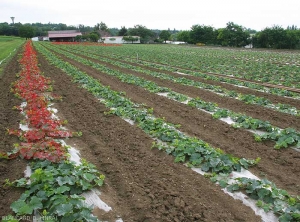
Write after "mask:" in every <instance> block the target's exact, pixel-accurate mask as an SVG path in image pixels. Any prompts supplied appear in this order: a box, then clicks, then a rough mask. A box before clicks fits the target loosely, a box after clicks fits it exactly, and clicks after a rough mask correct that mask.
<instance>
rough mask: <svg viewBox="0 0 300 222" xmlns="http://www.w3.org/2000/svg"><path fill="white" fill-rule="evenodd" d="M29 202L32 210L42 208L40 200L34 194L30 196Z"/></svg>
mask: <svg viewBox="0 0 300 222" xmlns="http://www.w3.org/2000/svg"><path fill="white" fill-rule="evenodd" d="M29 204H30V207H32V208H33V209H34V210H36V209H42V208H43V203H42V200H41V199H40V198H38V197H35V196H33V197H32V198H31V200H30V202H29Z"/></svg>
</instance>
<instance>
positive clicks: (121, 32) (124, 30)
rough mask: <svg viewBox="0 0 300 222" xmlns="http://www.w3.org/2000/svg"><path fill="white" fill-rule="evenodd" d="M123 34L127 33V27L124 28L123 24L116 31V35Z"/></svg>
mask: <svg viewBox="0 0 300 222" xmlns="http://www.w3.org/2000/svg"><path fill="white" fill-rule="evenodd" d="M125 35H127V28H125V26H121V29H120V31H119V32H118V36H125Z"/></svg>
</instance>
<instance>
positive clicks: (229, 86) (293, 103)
mask: <svg viewBox="0 0 300 222" xmlns="http://www.w3.org/2000/svg"><path fill="white" fill-rule="evenodd" d="M83 57H84V56H83ZM101 57H106V58H108V59H111V58H110V57H109V56H103V55H101ZM86 58H87V57H86ZM88 59H91V58H88ZM116 60H117V61H120V62H123V63H128V64H131V65H135V66H139V67H142V68H145V69H148V70H152V71H154V72H161V73H165V74H169V75H172V76H174V77H184V78H188V79H192V80H194V81H199V82H203V83H207V84H210V85H215V86H221V87H223V88H225V89H228V90H234V91H237V92H239V93H243V94H252V95H256V96H259V97H264V98H266V99H269V100H270V101H271V102H272V103H274V104H277V103H282V104H289V105H291V106H294V107H296V108H297V109H300V101H299V100H296V99H292V98H288V97H282V96H277V95H272V94H269V93H264V92H259V91H257V90H253V89H250V88H243V87H238V86H234V85H232V84H228V83H222V82H218V81H213V80H206V79H204V78H201V77H196V76H189V75H184V76H183V75H180V74H176V73H174V72H170V71H163V70H160V69H156V68H153V67H148V66H145V65H141V64H139V63H133V62H127V61H123V60H121V59H116ZM97 61H99V60H97ZM106 64H107V63H106ZM108 65H110V64H108ZM258 84H259V82H258Z"/></svg>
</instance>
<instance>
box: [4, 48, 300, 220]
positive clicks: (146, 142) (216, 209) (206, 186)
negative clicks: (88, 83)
mask: <svg viewBox="0 0 300 222" xmlns="http://www.w3.org/2000/svg"><path fill="white" fill-rule="evenodd" d="M42 47H44V46H42ZM45 47H46V48H47V49H48V50H50V51H51V52H52V53H54V54H55V55H56V56H57V57H58V58H60V59H61V60H63V61H64V62H68V63H69V64H71V65H73V66H75V67H77V68H78V70H80V71H83V72H85V73H86V74H87V75H88V76H90V77H92V78H94V79H95V80H97V81H99V82H100V83H101V84H103V85H104V86H110V89H112V90H114V91H122V92H125V93H126V95H125V97H126V98H129V99H130V100H131V101H132V102H134V103H138V104H145V107H146V108H148V109H151V108H153V115H154V116H155V117H160V118H164V120H165V121H166V122H167V123H172V124H180V125H181V126H180V128H179V130H180V131H181V132H183V133H185V134H186V135H189V136H191V137H196V138H199V139H202V140H204V141H205V142H207V143H208V144H210V145H211V146H212V147H215V148H220V149H221V150H223V151H224V152H225V153H228V154H231V155H233V156H234V157H237V158H246V159H256V158H258V157H259V158H261V160H260V162H259V163H258V164H257V165H256V166H252V167H250V168H249V170H250V171H251V172H252V173H254V174H255V175H256V176H258V177H259V178H261V179H264V178H266V179H268V180H270V181H272V182H274V183H275V184H276V186H277V187H278V188H281V189H285V190H287V192H288V193H290V194H292V195H299V193H300V171H299V169H300V163H299V158H300V153H299V152H298V151H296V150H294V149H292V148H291V147H288V148H283V149H280V150H276V149H274V142H272V141H266V142H256V141H255V140H254V137H253V134H252V133H250V132H249V131H246V130H245V129H234V128H233V127H231V126H230V125H228V124H226V123H224V122H222V121H220V120H217V119H213V118H212V116H211V114H208V113H206V112H203V111H201V110H198V109H196V108H194V107H191V106H188V105H186V104H182V103H178V102H176V101H174V100H170V99H167V98H165V97H162V96H159V95H157V94H155V93H152V92H149V91H147V90H145V89H144V88H142V87H140V86H137V85H135V84H134V83H132V84H128V83H125V82H122V81H120V79H118V78H117V77H115V76H111V75H108V74H107V73H105V72H104V71H99V70H97V69H95V68H93V67H91V66H90V65H85V64H83V63H81V62H79V61H76V60H75V59H71V58H69V57H68V56H67V51H65V52H66V53H65V54H64V53H60V52H59V51H57V52H56V50H55V48H56V47H59V48H61V49H62V50H66V49H65V48H63V47H64V46H63V47H60V45H58V46H55V47H54V46H53V48H52V45H50V44H47V45H45ZM71 47H72V46H71ZM86 47H87V46H86ZM89 47H91V46H89ZM96 47H97V46H96ZM120 47H122V46H120ZM37 48H38V47H37ZM39 51H40V50H39ZM73 54H74V55H76V56H78V57H79V58H81V59H82V60H83V59H89V60H91V61H92V62H95V63H99V64H102V65H105V66H107V68H108V69H113V70H118V71H120V72H122V73H124V74H126V75H129V74H132V75H134V76H137V77H141V78H144V79H147V80H149V81H152V82H154V83H156V84H157V85H159V86H161V87H167V88H169V89H171V90H173V91H175V92H178V93H182V94H184V95H186V96H189V97H192V98H196V97H198V96H199V97H200V98H201V99H203V100H205V101H209V102H214V103H217V104H218V105H219V107H222V108H227V109H230V110H232V111H234V112H241V113H245V114H247V115H249V116H252V117H254V118H257V119H260V120H264V121H269V122H270V123H271V124H273V125H274V126H277V127H280V128H287V127H292V128H294V129H295V130H296V131H299V130H300V121H299V116H294V115H291V114H287V113H282V112H278V111H276V110H272V109H269V108H266V107H262V106H259V105H251V104H245V103H243V102H242V101H239V100H236V99H233V98H228V97H221V96H219V95H217V94H215V93H212V92H210V91H208V90H205V89H199V88H196V87H192V86H184V85H181V84H179V83H175V82H172V81H168V80H161V79H159V78H156V77H152V76H149V75H147V74H145V73H143V72H138V71H134V70H132V69H130V68H122V67H118V66H117V65H116V64H112V63H109V62H107V61H101V57H99V56H98V57H99V59H95V58H89V57H87V56H85V55H80V52H79V51H78V53H73ZM108 55H109V54H108ZM108 58H109V56H108ZM115 60H116V61H122V60H120V59H115ZM38 62H39V68H40V70H41V71H42V72H43V73H44V75H45V76H46V77H49V78H50V79H51V80H52V81H53V83H52V87H53V92H54V93H55V94H57V95H60V96H62V101H61V102H57V103H55V105H54V106H55V108H57V109H58V113H57V115H58V116H59V118H60V119H66V120H68V124H67V127H68V129H69V130H71V131H80V132H82V136H81V137H76V138H70V139H67V140H66V141H67V143H68V145H72V146H73V147H75V148H76V149H78V150H79V151H80V153H81V157H82V158H85V159H87V160H88V161H89V162H91V163H93V164H94V165H96V167H97V169H98V171H100V173H102V174H104V175H105V177H106V178H105V180H104V185H103V186H101V187H100V188H99V189H100V191H101V193H102V195H101V199H103V200H104V201H105V202H106V203H107V204H108V205H109V206H111V207H112V211H109V212H104V211H102V210H99V209H97V210H94V212H93V213H94V215H96V216H97V217H98V218H99V219H100V220H108V221H115V220H116V218H119V217H121V218H122V219H123V221H260V220H261V219H260V217H259V216H257V215H255V214H254V212H253V211H252V210H251V209H250V208H249V207H247V206H245V205H243V204H241V201H239V200H234V199H233V198H232V197H230V196H229V195H227V194H225V193H224V192H223V191H222V190H221V188H220V186H218V185H216V184H215V183H213V182H211V181H210V179H209V178H205V177H203V176H201V175H199V174H197V173H196V172H194V171H192V170H191V169H190V168H188V167H186V166H185V165H183V164H182V163H175V162H174V157H173V156H172V155H168V154H167V153H165V152H163V151H160V150H158V149H154V148H152V149H151V147H152V143H153V141H154V140H153V139H152V138H151V137H150V136H149V135H147V134H146V133H145V132H143V130H142V129H140V128H139V127H138V126H137V125H131V124H129V123H128V122H126V121H124V120H123V119H121V118H120V117H118V116H116V115H113V114H109V113H108V112H109V111H110V110H109V108H107V107H105V105H104V104H102V103H101V102H100V101H99V100H98V99H97V98H96V97H95V96H94V95H92V94H91V93H90V92H88V91H87V90H86V89H83V88H81V84H79V83H74V82H73V79H72V77H70V76H69V75H67V74H66V72H64V71H62V70H61V69H59V68H56V67H55V66H54V64H51V63H50V61H48V60H46V58H45V56H44V55H43V54H42V53H41V51H40V52H39V53H38ZM122 62H124V63H127V64H130V65H135V66H136V67H141V68H144V69H147V70H150V71H153V72H162V73H164V74H169V75H171V76H174V77H180V75H178V74H174V73H171V72H170V71H163V70H158V69H155V68H149V67H147V66H143V65H141V64H135V63H132V62H128V61H122ZM18 64H19V63H18V61H17V56H15V59H13V60H12V61H11V63H10V64H9V65H8V66H7V67H6V70H5V72H4V74H3V76H2V78H1V82H0V84H1V85H0V86H1V87H0V88H1V97H0V99H1V103H0V104H1V107H0V108H1V112H0V113H1V114H0V115H1V119H0V121H1V122H0V124H1V139H2V140H1V143H0V145H1V146H0V150H1V151H6V152H7V151H10V150H11V147H12V145H13V143H16V142H17V140H18V139H17V138H15V137H12V136H9V135H6V134H5V129H6V128H18V123H19V121H20V120H21V116H20V114H18V112H17V111H13V110H12V107H13V106H14V105H19V104H20V102H21V101H20V100H19V99H16V98H15V97H14V95H13V94H12V93H11V92H10V83H12V82H13V81H15V80H16V74H17V73H18V72H19V71H20V68H19V65H18ZM188 78H190V79H194V80H195V81H203V82H206V83H209V84H214V85H221V86H222V87H224V88H228V89H230V90H235V91H237V92H239V93H245V94H250V93H251V94H254V95H256V96H264V97H266V98H268V99H269V100H270V101H272V103H276V102H277V103H278V102H280V103H286V104H290V105H291V106H294V107H296V108H297V109H299V108H300V106H299V100H296V99H291V98H285V97H280V96H275V95H270V94H267V93H262V92H257V91H255V90H251V89H248V88H247V89H245V88H239V87H236V86H232V85H229V84H224V83H218V82H212V81H211V80H209V81H208V80H203V79H201V78H199V77H188ZM183 162H184V161H183ZM0 164H1V165H0V167H1V168H0V170H1V172H3V173H1V180H2V181H3V180H5V179H7V178H9V179H10V180H13V179H18V178H20V177H22V173H23V171H24V169H25V167H26V162H25V161H24V160H20V159H14V160H0ZM11 166H13V167H11ZM20 192H21V191H20V189H16V188H11V187H9V188H7V187H6V188H3V187H2V188H1V193H0V195H1V198H0V199H1V202H0V204H1V206H0V215H1V216H2V215H3V216H4V215H7V214H10V213H11V210H10V209H9V205H10V204H11V203H12V202H13V201H15V200H17V199H18V197H19V195H20Z"/></svg>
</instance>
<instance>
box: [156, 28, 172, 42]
mask: <svg viewBox="0 0 300 222" xmlns="http://www.w3.org/2000/svg"><path fill="white" fill-rule="evenodd" d="M170 36H171V33H170V32H169V31H167V30H163V31H161V33H160V34H159V38H160V39H162V40H163V41H165V43H166V42H167V40H168V39H169V38H170Z"/></svg>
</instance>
